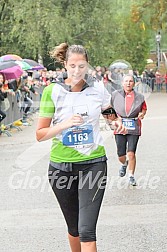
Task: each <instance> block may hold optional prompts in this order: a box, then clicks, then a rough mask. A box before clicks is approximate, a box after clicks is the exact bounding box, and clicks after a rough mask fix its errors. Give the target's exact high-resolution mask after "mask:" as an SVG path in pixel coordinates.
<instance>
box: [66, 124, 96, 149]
mask: <svg viewBox="0 0 167 252" xmlns="http://www.w3.org/2000/svg"><path fill="white" fill-rule="evenodd" d="M62 142H63V144H64V145H66V146H69V147H75V148H84V147H86V146H87V145H90V144H92V143H93V127H92V125H84V126H76V127H72V128H69V129H67V130H64V131H63V132H62Z"/></svg>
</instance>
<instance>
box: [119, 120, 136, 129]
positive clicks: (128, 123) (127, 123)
mask: <svg viewBox="0 0 167 252" xmlns="http://www.w3.org/2000/svg"><path fill="white" fill-rule="evenodd" d="M122 124H123V125H124V126H125V127H126V128H127V129H128V130H135V120H134V119H129V118H122Z"/></svg>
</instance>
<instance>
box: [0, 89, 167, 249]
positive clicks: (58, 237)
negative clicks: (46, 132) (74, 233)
mask: <svg viewBox="0 0 167 252" xmlns="http://www.w3.org/2000/svg"><path fill="white" fill-rule="evenodd" d="M147 103H148V113H147V116H146V118H145V120H144V121H143V131H142V132H143V135H142V137H141V139H140V141H139V145H138V150H137V168H136V179H137V182H138V186H137V187H135V188H132V187H129V186H128V183H127V177H125V178H119V177H118V169H119V162H118V160H117V156H116V148H115V142H114V138H113V135H112V132H111V131H102V134H103V137H104V140H105V146H106V150H107V154H108V184H107V190H106V193H105V197H104V201H103V206H102V208H101V212H100V217H99V221H98V227H97V237H98V251H99V252H151V251H154V252H166V251H167V186H166V185H167V158H166V153H167V94H152V95H151V96H150V97H149V99H148V100H147ZM35 125H36V119H35V118H34V122H33V123H32V126H27V127H22V129H23V131H21V132H17V131H13V133H12V135H13V136H12V137H7V136H1V137H0V153H1V154H0V155H1V165H0V167H1V173H0V199H1V200H0V251H1V252H32V251H33V252H42V251H45V252H68V251H69V247H68V241H67V237H66V236H67V235H66V226H65V223H64V220H63V217H62V214H61V211H60V209H59V206H58V204H57V202H56V200H55V198H54V195H53V193H52V192H51V190H50V187H49V185H48V181H47V175H46V174H47V167H48V160H49V148H50V144H51V142H50V141H48V142H44V143H37V142H36V139H35Z"/></svg>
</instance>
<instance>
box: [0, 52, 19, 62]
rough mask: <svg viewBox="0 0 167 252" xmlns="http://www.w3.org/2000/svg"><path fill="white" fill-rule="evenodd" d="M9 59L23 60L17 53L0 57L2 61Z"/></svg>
mask: <svg viewBox="0 0 167 252" xmlns="http://www.w3.org/2000/svg"><path fill="white" fill-rule="evenodd" d="M9 60H22V58H21V57H20V56H19V55H16V54H6V55H2V56H1V57H0V62H4V61H9Z"/></svg>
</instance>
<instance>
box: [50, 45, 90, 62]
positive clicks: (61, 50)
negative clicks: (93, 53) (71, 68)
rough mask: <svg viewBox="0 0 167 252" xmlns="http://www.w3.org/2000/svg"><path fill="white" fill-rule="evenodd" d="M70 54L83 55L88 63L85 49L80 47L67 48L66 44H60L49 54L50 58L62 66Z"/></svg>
mask: <svg viewBox="0 0 167 252" xmlns="http://www.w3.org/2000/svg"><path fill="white" fill-rule="evenodd" d="M70 53H78V54H83V55H84V56H85V58H86V61H87V62H88V54H87V51H86V49H85V48H84V47H83V46H82V45H71V46H69V45H68V44H67V43H62V44H60V45H58V46H56V47H55V48H54V49H53V51H51V52H50V55H51V57H52V58H54V59H56V60H57V61H59V62H60V63H61V64H62V65H64V61H67V60H68V58H69V54H70Z"/></svg>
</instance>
